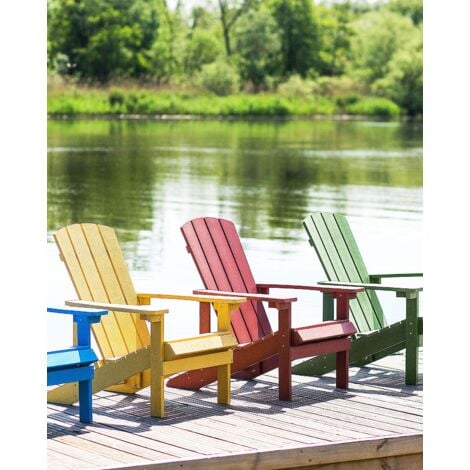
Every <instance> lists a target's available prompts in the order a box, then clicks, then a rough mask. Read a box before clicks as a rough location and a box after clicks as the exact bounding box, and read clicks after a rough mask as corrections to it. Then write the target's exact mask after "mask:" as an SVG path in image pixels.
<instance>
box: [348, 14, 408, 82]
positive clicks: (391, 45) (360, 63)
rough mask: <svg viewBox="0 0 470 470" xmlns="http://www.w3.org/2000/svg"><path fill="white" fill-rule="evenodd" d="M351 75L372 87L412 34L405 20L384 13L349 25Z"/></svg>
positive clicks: (402, 17)
mask: <svg viewBox="0 0 470 470" xmlns="http://www.w3.org/2000/svg"><path fill="white" fill-rule="evenodd" d="M352 26H353V28H354V30H355V32H356V35H355V36H354V39H353V40H352V42H351V51H352V59H353V64H352V70H351V73H352V74H353V75H356V76H357V77H358V78H360V79H362V80H364V81H365V82H366V83H367V84H372V83H373V82H375V81H376V80H378V79H380V78H383V77H384V76H385V75H386V74H387V73H388V64H389V62H390V60H391V59H392V57H393V55H394V54H395V52H397V51H398V50H400V49H401V48H403V47H405V45H406V44H407V43H408V42H409V39H410V38H411V37H413V35H414V33H415V27H414V26H413V23H412V21H411V20H410V19H409V18H406V17H404V16H401V15H399V14H398V13H393V12H391V11H388V10H386V9H382V10H381V11H373V12H369V13H366V14H365V15H362V16H360V17H359V18H358V19H357V20H356V21H354V23H353V25H352Z"/></svg>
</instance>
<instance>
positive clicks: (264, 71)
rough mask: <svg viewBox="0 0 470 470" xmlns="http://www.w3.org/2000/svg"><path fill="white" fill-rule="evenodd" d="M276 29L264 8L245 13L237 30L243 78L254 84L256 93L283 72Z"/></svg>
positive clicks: (236, 39)
mask: <svg viewBox="0 0 470 470" xmlns="http://www.w3.org/2000/svg"><path fill="white" fill-rule="evenodd" d="M276 29H277V26H276V22H275V20H274V18H273V17H272V15H271V13H270V11H269V10H268V9H267V8H263V7H262V8H260V9H258V10H251V11H249V12H248V13H246V14H245V15H244V16H243V17H242V18H241V19H240V21H239V23H238V25H237V27H236V29H235V31H234V33H235V49H236V52H237V55H238V66H239V70H240V75H241V78H242V80H244V81H248V82H251V83H252V84H253V85H254V87H255V90H259V89H260V88H261V87H262V86H265V85H266V81H267V78H268V76H270V75H275V74H278V73H279V71H280V70H279V69H280V65H281V55H280V53H281V41H280V38H279V34H278V33H277V30H276Z"/></svg>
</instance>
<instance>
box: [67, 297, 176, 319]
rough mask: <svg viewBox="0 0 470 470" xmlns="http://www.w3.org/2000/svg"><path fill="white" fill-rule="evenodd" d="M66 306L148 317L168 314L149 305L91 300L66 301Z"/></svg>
mask: <svg viewBox="0 0 470 470" xmlns="http://www.w3.org/2000/svg"><path fill="white" fill-rule="evenodd" d="M65 305H70V306H71V307H91V308H105V309H106V310H111V311H113V312H124V313H140V314H141V315H146V316H147V315H150V316H160V315H162V314H165V313H168V310H161V309H160V310H158V309H156V308H155V307H151V306H149V305H125V304H110V303H107V302H93V301H91V300H66V301H65Z"/></svg>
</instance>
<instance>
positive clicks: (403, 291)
mask: <svg viewBox="0 0 470 470" xmlns="http://www.w3.org/2000/svg"><path fill="white" fill-rule="evenodd" d="M319 284H325V285H332V284H334V285H339V286H351V287H364V289H369V290H383V291H392V292H396V294H397V297H408V296H409V295H418V292H421V291H422V290H423V288H422V287H395V286H383V285H382V284H368V283H360V282H338V281H319Z"/></svg>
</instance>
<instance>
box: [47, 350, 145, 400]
mask: <svg viewBox="0 0 470 470" xmlns="http://www.w3.org/2000/svg"><path fill="white" fill-rule="evenodd" d="M148 368H150V346H147V347H146V348H141V349H139V350H138V351H136V352H133V353H129V354H128V355H126V356H123V357H121V358H118V359H116V360H114V361H109V362H106V363H105V364H104V365H102V366H101V367H98V368H96V369H95V377H94V379H93V382H92V384H93V385H92V386H93V389H92V391H93V393H96V392H98V391H100V390H103V389H105V388H108V387H110V386H111V385H113V384H116V383H119V382H121V381H123V380H125V379H126V378H127V377H131V376H133V375H134V374H137V373H138V372H139V371H142V370H145V369H148ZM149 385H150V381H148V382H147V381H144V382H142V383H141V387H148V386H149ZM133 391H135V390H133ZM77 400H78V388H77V384H76V383H70V384H64V385H61V386H60V387H57V388H55V389H53V390H50V391H48V392H47V401H48V402H50V403H63V404H72V403H75V402H76V401H77Z"/></svg>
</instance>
